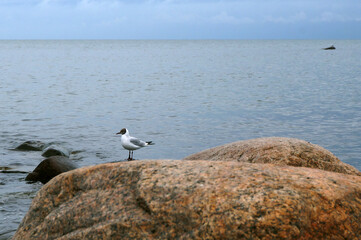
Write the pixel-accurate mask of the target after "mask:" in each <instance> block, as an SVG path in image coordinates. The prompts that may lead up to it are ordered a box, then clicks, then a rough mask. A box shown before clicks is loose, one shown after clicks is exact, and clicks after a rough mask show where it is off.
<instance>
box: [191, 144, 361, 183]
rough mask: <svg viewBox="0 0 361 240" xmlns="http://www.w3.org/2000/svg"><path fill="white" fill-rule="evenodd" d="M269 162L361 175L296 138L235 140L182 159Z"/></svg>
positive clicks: (320, 149)
mask: <svg viewBox="0 0 361 240" xmlns="http://www.w3.org/2000/svg"><path fill="white" fill-rule="evenodd" d="M200 159H201V160H209V161H237V162H248V163H272V164H276V165H289V166H295V167H309V168H318V169H322V170H326V171H332V172H339V173H345V174H353V175H358V176H361V172H360V171H358V170H357V169H356V168H354V167H353V166H350V165H348V164H346V163H344V162H342V161H341V160H340V159H338V158H337V157H336V156H335V155H333V154H332V153H331V152H330V151H328V150H326V149H324V148H322V147H320V146H318V145H315V144H312V143H309V142H306V141H303V140H299V139H296V138H284V137H269V138H256V139H251V140H245V141H238V142H233V143H229V144H226V145H222V146H218V147H214V148H211V149H207V150H204V151H201V152H199V153H195V154H192V155H190V156H188V157H186V158H184V160H200Z"/></svg>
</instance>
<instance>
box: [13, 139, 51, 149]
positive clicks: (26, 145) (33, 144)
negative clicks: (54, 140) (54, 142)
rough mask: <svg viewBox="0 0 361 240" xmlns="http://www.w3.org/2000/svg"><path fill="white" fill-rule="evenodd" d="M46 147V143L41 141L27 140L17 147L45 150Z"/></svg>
mask: <svg viewBox="0 0 361 240" xmlns="http://www.w3.org/2000/svg"><path fill="white" fill-rule="evenodd" d="M45 147H46V144H45V143H43V142H41V141H26V142H24V143H22V144H20V145H19V146H17V147H16V148H15V149H16V150H20V151H43V149H44V148H45Z"/></svg>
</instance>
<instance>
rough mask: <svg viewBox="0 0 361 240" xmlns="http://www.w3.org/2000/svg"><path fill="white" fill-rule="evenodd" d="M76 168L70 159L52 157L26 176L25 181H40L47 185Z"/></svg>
mask: <svg viewBox="0 0 361 240" xmlns="http://www.w3.org/2000/svg"><path fill="white" fill-rule="evenodd" d="M76 168H78V166H77V165H76V164H75V163H73V162H71V161H70V160H69V158H67V157H64V156H52V157H49V158H46V159H44V160H43V161H42V162H41V163H39V165H38V166H37V167H36V168H35V169H34V170H33V171H32V172H30V173H29V174H28V175H27V176H26V178H25V181H29V182H37V181H40V182H41V183H43V184H45V183H47V182H48V181H50V180H51V179H52V178H54V177H55V176H57V175H59V174H61V173H64V172H68V171H70V170H74V169H76Z"/></svg>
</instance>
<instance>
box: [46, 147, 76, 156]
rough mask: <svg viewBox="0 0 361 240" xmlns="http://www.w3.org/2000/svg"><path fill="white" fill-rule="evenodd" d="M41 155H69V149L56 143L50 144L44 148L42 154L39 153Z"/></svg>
mask: <svg viewBox="0 0 361 240" xmlns="http://www.w3.org/2000/svg"><path fill="white" fill-rule="evenodd" d="M41 156H43V157H51V156H64V157H69V156H70V151H69V150H68V149H65V148H63V147H61V146H58V145H50V146H48V147H47V148H45V149H44V151H43V154H41Z"/></svg>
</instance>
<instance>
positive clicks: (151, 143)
mask: <svg viewBox="0 0 361 240" xmlns="http://www.w3.org/2000/svg"><path fill="white" fill-rule="evenodd" d="M146 143H147V145H154V142H152V141H149V142H146Z"/></svg>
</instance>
